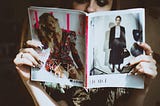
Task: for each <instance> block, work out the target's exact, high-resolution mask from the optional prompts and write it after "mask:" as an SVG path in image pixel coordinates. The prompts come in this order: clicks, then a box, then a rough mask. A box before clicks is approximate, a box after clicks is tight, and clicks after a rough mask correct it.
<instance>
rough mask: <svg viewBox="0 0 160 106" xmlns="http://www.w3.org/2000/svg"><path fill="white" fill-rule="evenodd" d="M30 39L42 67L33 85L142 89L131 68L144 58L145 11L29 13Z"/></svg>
mask: <svg viewBox="0 0 160 106" xmlns="http://www.w3.org/2000/svg"><path fill="white" fill-rule="evenodd" d="M28 14H29V21H30V29H31V35H32V39H34V40H37V41H40V42H41V44H42V45H43V46H42V47H41V48H40V49H37V52H38V53H39V55H40V56H41V61H43V63H44V64H43V65H42V66H41V67H39V68H32V69H31V80H33V81H44V82H52V83H60V84H64V85H70V86H81V87H85V88H99V87H127V88H139V89H141V88H143V87H144V81H143V76H138V75H132V74H131V71H132V69H133V68H134V66H130V65H129V62H130V61H131V60H132V59H134V58H135V57H136V56H138V55H140V54H143V50H142V49H141V48H140V47H139V46H138V43H140V42H144V41H145V36H144V35H145V18H144V9H142V8H137V9H128V10H118V11H107V12H95V13H89V14H87V13H85V12H82V11H78V10H70V9H60V8H48V7H33V6H32V7H30V8H28Z"/></svg>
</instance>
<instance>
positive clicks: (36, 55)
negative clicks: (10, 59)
mask: <svg viewBox="0 0 160 106" xmlns="http://www.w3.org/2000/svg"><path fill="white" fill-rule="evenodd" d="M20 52H22V53H29V54H31V55H32V56H33V58H35V59H36V60H37V61H38V62H39V61H41V60H40V55H39V54H38V53H37V52H36V51H35V50H34V49H33V48H25V49H21V50H20Z"/></svg>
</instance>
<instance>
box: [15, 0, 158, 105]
mask: <svg viewBox="0 0 160 106" xmlns="http://www.w3.org/2000/svg"><path fill="white" fill-rule="evenodd" d="M112 3H113V0H108V4H107V5H105V6H103V7H100V6H98V5H97V3H96V1H95V0H90V1H89V2H86V3H83V4H79V3H77V2H73V6H72V7H73V9H76V10H82V11H85V12H88V13H90V12H95V11H109V10H111V8H112ZM27 45H28V46H29V47H30V48H25V49H22V50H20V51H19V53H18V54H17V56H16V57H15V59H14V63H15V65H16V68H17V71H18V73H19V74H20V76H21V78H22V80H23V82H24V84H25V86H26V88H27V89H28V91H29V92H30V94H31V96H32V98H33V100H34V102H35V104H36V105H43V103H46V102H47V103H49V105H53V106H59V105H60V106H67V104H66V103H65V101H60V102H59V104H57V103H56V102H55V101H54V100H53V99H51V98H50V97H49V96H48V95H47V94H46V93H45V91H44V90H43V89H42V88H41V86H40V84H39V83H38V84H37V83H35V82H31V81H30V67H39V66H41V64H42V63H41V60H40V58H39V55H38V53H37V52H36V51H35V48H41V47H42V44H41V43H40V42H38V41H34V40H29V41H27ZM139 46H141V47H142V48H143V49H144V51H145V55H140V56H137V57H135V58H134V59H133V60H132V61H131V62H130V65H134V64H137V66H136V67H135V68H134V70H133V71H132V74H141V75H145V88H144V89H143V90H136V89H134V90H132V95H131V96H130V98H128V101H119V103H118V106H121V105H123V106H125V105H126V106H131V105H133V106H142V105H143V101H144V98H145V96H146V93H147V92H148V89H149V82H150V81H151V80H152V79H154V78H155V77H156V75H157V67H156V61H155V60H154V59H153V57H152V55H151V54H152V53H153V51H152V49H151V47H150V46H149V45H148V44H146V43H141V44H139ZM37 92H38V94H37ZM39 98H44V99H43V101H42V100H39Z"/></svg>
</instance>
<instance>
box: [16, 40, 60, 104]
mask: <svg viewBox="0 0 160 106" xmlns="http://www.w3.org/2000/svg"><path fill="white" fill-rule="evenodd" d="M29 43H31V44H30V45H32V44H33V43H35V42H29ZM37 60H39V59H38V54H37V53H36V51H34V49H32V48H25V49H23V50H20V52H19V53H18V54H17V56H16V58H15V59H14V63H15V65H16V69H17V71H18V73H19V75H20V77H21V79H22V81H23V83H24V85H25V86H26V88H27V90H28V91H29V93H30V95H31V96H32V98H33V101H34V103H35V105H36V106H58V104H57V103H56V102H55V101H54V100H53V99H52V98H51V97H50V96H49V95H48V94H47V93H46V91H45V90H44V89H43V87H42V86H41V85H40V83H39V82H32V81H31V80H30V67H35V66H38V63H39V62H38V61H37Z"/></svg>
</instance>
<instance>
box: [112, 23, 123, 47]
mask: <svg viewBox="0 0 160 106" xmlns="http://www.w3.org/2000/svg"><path fill="white" fill-rule="evenodd" d="M114 39H115V26H114V27H112V28H111V30H110V37H109V49H110V48H111V49H112V48H113V46H115V45H114V44H113V41H114ZM119 40H120V44H122V46H123V47H122V48H126V39H125V28H124V27H123V26H120V38H119Z"/></svg>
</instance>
